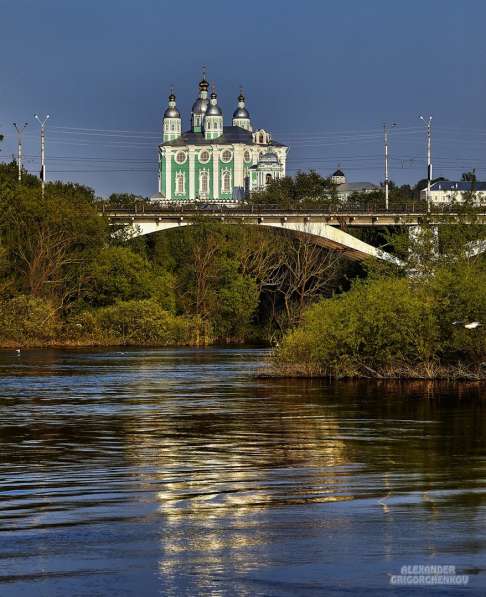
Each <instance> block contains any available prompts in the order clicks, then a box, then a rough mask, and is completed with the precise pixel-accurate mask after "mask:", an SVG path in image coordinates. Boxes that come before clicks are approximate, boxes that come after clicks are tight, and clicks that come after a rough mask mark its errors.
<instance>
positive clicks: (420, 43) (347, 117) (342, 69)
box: [0, 0, 486, 195]
mask: <svg viewBox="0 0 486 597" xmlns="http://www.w3.org/2000/svg"><path fill="white" fill-rule="evenodd" d="M0 16H1V19H0V22H1V24H2V25H1V35H0V56H1V59H2V69H1V78H2V81H1V82H2V85H1V87H0V131H1V132H3V133H4V134H5V135H6V139H5V141H4V143H3V147H2V152H1V153H0V158H1V159H3V160H7V159H9V158H10V156H11V154H12V153H13V152H15V150H16V140H15V135H14V134H13V127H12V126H11V123H12V122H14V121H16V122H25V121H28V122H29V123H30V124H29V126H28V128H27V130H26V135H25V149H24V152H25V154H26V159H27V161H26V166H27V168H28V169H29V170H32V171H33V172H38V170H39V140H38V128H39V127H38V125H37V124H36V123H35V122H34V120H33V117H32V116H33V114H34V112H38V113H50V114H51V119H50V121H49V124H48V131H47V174H48V179H54V178H61V179H65V180H77V181H79V182H82V183H85V184H89V185H90V186H92V187H94V188H95V189H96V191H97V193H98V194H100V195H106V194H109V193H110V192H125V191H127V192H135V193H140V194H143V195H150V194H151V193H153V192H155V191H156V183H157V177H156V159H157V149H156V148H157V144H158V142H160V139H161V135H160V130H161V117H162V113H163V110H164V109H165V107H166V103H167V95H168V90H169V86H170V84H172V83H173V84H174V86H175V89H176V93H177V102H178V107H179V109H180V110H181V112H182V115H183V126H184V128H188V127H189V117H190V107H191V104H192V102H193V101H194V99H195V97H196V95H197V82H198V80H199V78H200V72H201V65H202V64H207V66H208V76H209V79H210V80H211V81H214V82H215V84H216V87H217V90H218V94H219V101H220V104H221V105H222V108H223V112H224V115H225V123H226V124H229V123H230V119H231V114H232V112H233V110H234V108H235V104H236V96H237V95H238V90H239V85H240V84H242V85H243V86H244V89H245V93H246V95H247V100H248V108H249V110H250V113H251V116H252V119H253V123H254V125H256V126H258V127H264V128H266V129H268V130H270V131H271V132H272V134H273V136H274V138H275V139H277V140H278V141H280V142H283V143H288V144H289V145H290V153H289V172H290V173H293V172H295V171H296V170H297V169H309V168H314V169H316V170H318V171H319V172H321V173H322V174H324V175H328V174H329V173H330V172H332V171H333V170H334V169H335V168H336V166H337V165H338V164H340V165H341V167H342V168H343V169H344V170H345V171H346V173H347V174H348V177H349V179H350V180H354V181H358V180H370V181H372V182H379V181H381V180H382V179H383V158H382V154H383V139H382V127H383V123H384V122H385V121H387V122H392V121H396V122H398V123H399V126H398V127H397V128H396V129H394V131H393V133H392V136H391V139H390V156H391V178H392V179H393V180H396V181H397V182H399V183H404V182H410V183H414V182H415V181H417V180H418V179H419V178H422V177H423V176H424V175H425V129H424V126H423V123H422V122H421V121H419V119H418V115H419V114H421V113H423V114H424V115H429V114H432V115H433V156H434V175H435V176H439V175H443V176H446V177H448V178H451V179H452V178H455V177H457V176H459V175H460V174H461V172H463V171H464V170H465V169H468V168H472V167H476V168H477V170H478V172H479V175H480V177H482V178H483V179H486V101H485V99H486V76H485V73H486V51H485V46H484V23H485V22H486V2H484V0H461V1H458V0H421V1H419V0H408V2H398V1H392V0H387V1H385V0H367V1H366V2H365V1H363V0H340V1H339V2H335V1H332V2H331V1H327V0H321V1H317V0H314V1H309V0H301V1H300V2H290V1H288V0H267V1H266V2H262V1H261V0H260V1H255V0H246V1H245V2H229V1H228V0H211V1H210V2H207V1H206V2H201V1H198V2H195V1H192V0H179V2H174V1H172V2H168V1H166V0H138V1H135V0H116V1H115V0H96V1H94V0H84V1H83V2H74V1H72V0H44V1H43V2H38V1H37V2H34V1H32V0H16V1H15V2H12V1H11V0H9V1H8V2H7V1H5V0H0Z"/></svg>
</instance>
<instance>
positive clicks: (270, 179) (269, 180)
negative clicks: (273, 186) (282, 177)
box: [265, 174, 273, 184]
mask: <svg viewBox="0 0 486 597" xmlns="http://www.w3.org/2000/svg"><path fill="white" fill-rule="evenodd" d="M272 179H273V177H272V175H271V174H267V175H266V176H265V182H266V183H267V184H268V183H269V182H272Z"/></svg>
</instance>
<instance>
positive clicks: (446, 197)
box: [420, 180, 486, 205]
mask: <svg viewBox="0 0 486 597" xmlns="http://www.w3.org/2000/svg"><path fill="white" fill-rule="evenodd" d="M471 192H473V193H474V202H475V203H477V204H480V205H486V182H475V183H472V182H464V181H462V182H454V181H451V180H440V181H437V182H434V184H432V185H431V187H430V202H431V203H432V205H444V204H447V203H453V202H454V201H459V202H462V201H464V197H465V195H466V193H471ZM420 198H421V199H423V200H424V201H426V200H427V189H426V188H425V189H423V190H422V191H420Z"/></svg>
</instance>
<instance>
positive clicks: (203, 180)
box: [199, 170, 209, 195]
mask: <svg viewBox="0 0 486 597" xmlns="http://www.w3.org/2000/svg"><path fill="white" fill-rule="evenodd" d="M199 192H200V193H201V194H202V195H207V194H208V193H209V173H208V172H207V171H206V170H203V171H202V172H201V174H200V175H199Z"/></svg>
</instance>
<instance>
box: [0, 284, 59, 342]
mask: <svg viewBox="0 0 486 597" xmlns="http://www.w3.org/2000/svg"><path fill="white" fill-rule="evenodd" d="M58 332H59V320H58V317H57V311H56V309H55V308H54V307H53V306H52V304H51V303H49V302H48V301H46V300H43V299H40V298H35V297H33V296H27V295H23V294H22V295H18V296H15V297H14V298H11V299H4V300H1V301H0V341H11V342H17V343H20V344H30V343H32V344H36V343H39V342H48V341H51V340H54V339H55V338H56V336H57V334H58Z"/></svg>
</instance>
